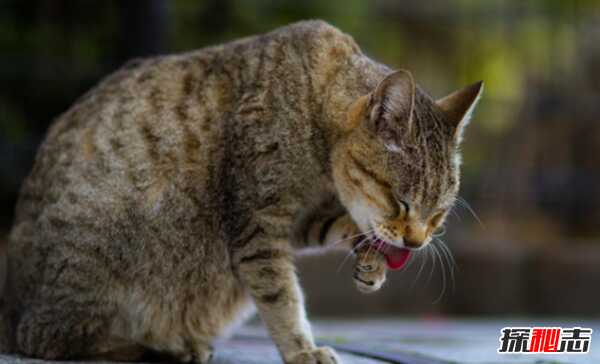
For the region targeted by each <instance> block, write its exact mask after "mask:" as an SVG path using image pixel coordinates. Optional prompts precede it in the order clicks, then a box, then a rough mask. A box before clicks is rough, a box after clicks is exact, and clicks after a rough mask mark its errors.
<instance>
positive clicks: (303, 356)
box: [286, 346, 342, 364]
mask: <svg viewBox="0 0 600 364" xmlns="http://www.w3.org/2000/svg"><path fill="white" fill-rule="evenodd" d="M286 364H342V361H341V360H340V358H339V357H338V355H337V354H336V352H335V350H333V349H332V348H330V347H327V346H323V347H320V348H316V349H313V350H310V351H302V352H300V353H298V354H296V355H294V356H293V357H292V358H291V359H290V360H288V361H286Z"/></svg>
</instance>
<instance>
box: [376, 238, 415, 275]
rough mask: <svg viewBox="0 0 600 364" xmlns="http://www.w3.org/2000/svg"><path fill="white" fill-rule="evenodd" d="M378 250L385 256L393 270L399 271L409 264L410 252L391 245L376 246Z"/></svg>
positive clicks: (381, 244)
mask: <svg viewBox="0 0 600 364" xmlns="http://www.w3.org/2000/svg"><path fill="white" fill-rule="evenodd" d="M376 247H377V250H379V251H380V252H382V253H383V254H384V255H385V259H386V261H387V265H388V268H390V269H392V270H398V269H400V268H402V267H404V265H405V264H406V262H408V259H409V258H410V255H411V253H410V250H408V249H403V248H398V247H395V246H393V245H390V244H385V243H380V244H376Z"/></svg>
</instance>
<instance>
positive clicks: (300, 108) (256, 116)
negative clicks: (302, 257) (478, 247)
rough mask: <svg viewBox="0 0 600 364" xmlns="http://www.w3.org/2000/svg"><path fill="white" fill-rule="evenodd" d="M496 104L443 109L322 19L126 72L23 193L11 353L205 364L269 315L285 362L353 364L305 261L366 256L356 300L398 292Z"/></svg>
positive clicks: (14, 249)
mask: <svg viewBox="0 0 600 364" xmlns="http://www.w3.org/2000/svg"><path fill="white" fill-rule="evenodd" d="M481 89H482V84H481V82H479V83H476V84H474V85H472V86H469V87H466V88H464V89H461V90H459V91H456V92H454V93H452V94H450V95H449V96H446V97H444V98H442V99H440V100H437V101H435V100H433V99H432V98H431V97H429V96H428V95H427V94H426V93H425V92H424V91H422V90H421V89H420V88H419V87H418V86H417V85H416V84H415V81H414V80H413V77H412V76H411V74H410V73H409V72H407V71H403V70H399V71H392V70H391V69H390V68H388V67H386V66H384V65H382V64H379V63H377V62H375V61H373V60H371V59H370V58H368V57H367V56H365V55H364V54H363V53H362V52H361V50H360V49H359V47H358V46H357V45H356V43H355V42H354V41H353V39H352V38H351V37H350V36H348V35H346V34H344V33H342V32H340V31H339V30H337V29H336V28H334V27H332V26H330V25H328V24H327V23H324V22H322V21H306V22H300V23H296V24H292V25H289V26H286V27H283V28H280V29H277V30H275V31H273V32H271V33H268V34H264V35H259V36H255V37H250V38H245V39H242V40H238V41H235V42H232V43H228V44H225V45H220V46H215V47H210V48H205V49H201V50H198V51H194V52H190V53H185V54H178V55H168V56H162V57H156V58H150V59H143V60H134V61H131V62H129V63H127V64H126V65H125V66H124V67H122V68H121V69H120V70H118V71H117V72H115V73H114V74H112V75H111V76H109V77H107V78H106V79H105V80H103V81H102V82H101V83H100V84H99V85H98V86H97V87H95V88H94V89H93V90H91V91H90V92H88V93H87V94H86V95H84V96H83V97H82V98H81V99H79V100H78V101H77V102H76V103H75V105H74V106H73V107H71V108H70V109H69V110H68V111H66V112H65V113H64V114H62V115H61V116H60V117H59V118H58V119H57V120H56V121H55V122H54V123H53V125H52V126H51V128H50V129H49V131H48V135H47V137H46V139H45V141H44V142H43V144H42V146H41V147H40V150H39V152H38V154H37V158H36V161H35V165H34V167H33V170H32V172H31V174H30V175H29V177H28V178H27V179H26V181H25V182H24V185H23V187H22V191H21V194H20V199H19V202H18V205H17V208H16V220H15V223H14V227H13V229H12V232H11V235H10V239H9V243H8V247H7V248H6V247H5V248H6V249H5V250H6V252H5V253H4V254H3V259H5V260H7V262H8V263H7V266H8V268H7V269H6V270H7V274H6V276H7V280H6V285H5V287H4V293H3V299H2V315H1V317H2V318H1V319H0V321H2V322H3V324H4V327H3V328H2V329H3V331H4V335H3V336H2V337H0V343H2V344H1V345H2V346H3V350H4V351H13V352H18V353H21V354H24V355H27V356H31V357H36V358H44V359H74V358H83V359H85V358H90V359H91V358H95V359H97V358H103V359H112V360H131V361H133V360H139V359H140V358H141V355H143V354H144V353H145V352H146V351H147V350H152V351H156V352H162V353H167V354H169V355H173V356H174V357H176V358H177V359H178V360H180V361H182V362H189V361H195V362H200V363H205V362H207V361H208V360H209V359H210V357H211V355H212V346H211V345H212V343H213V341H214V340H215V338H218V337H222V336H223V335H226V334H227V333H228V332H230V331H231V330H232V328H234V327H235V326H236V325H238V324H239V323H241V322H242V321H243V320H244V319H245V318H247V317H248V316H249V314H251V313H252V311H253V309H254V307H256V308H257V309H258V312H259V314H260V316H261V318H262V320H263V321H264V322H265V324H266V326H267V327H268V330H269V332H270V334H271V336H272V338H273V340H274V342H275V343H276V345H277V348H278V349H279V352H280V353H281V356H282V358H283V360H284V361H285V362H286V363H290V364H291V363H303V364H305V363H321V364H329V363H339V362H340V361H339V359H338V357H337V355H336V354H335V352H334V351H333V350H332V349H330V348H327V347H316V346H315V343H314V340H313V336H312V334H311V329H310V325H309V322H308V321H307V319H306V314H305V310H304V303H303V295H302V291H301V289H300V287H299V285H298V280H297V277H296V273H295V270H294V263H293V257H294V255H295V254H296V253H298V252H302V251H305V250H309V249H312V250H314V249H319V248H327V247H338V248H342V249H346V250H349V249H352V248H355V250H356V251H357V253H358V259H357V263H356V264H357V265H356V272H355V275H354V279H355V281H356V284H357V286H358V288H359V289H360V290H362V291H365V292H371V291H374V290H377V289H378V288H379V287H381V284H382V283H383V281H384V280H385V274H386V273H385V272H386V270H387V269H388V268H391V269H398V268H401V267H402V266H403V265H404V264H405V263H406V261H407V260H409V259H410V255H411V252H412V251H413V250H416V249H420V248H422V247H424V246H425V245H426V244H428V242H429V241H430V239H431V236H432V233H433V232H434V231H435V230H436V228H437V227H439V226H440V225H441V224H442V223H443V222H444V219H445V217H446V214H447V212H448V210H449V209H450V207H451V205H452V204H453V201H454V199H455V197H456V194H457V191H458V186H459V164H460V159H459V156H458V147H459V143H460V140H461V135H462V132H463V129H464V127H465V125H466V124H467V122H468V120H469V115H470V114H471V111H472V110H473V107H474V105H475V103H476V100H477V99H478V97H479V95H480V93H481ZM360 233H362V235H361V234H360ZM3 280H4V279H3ZM0 331H2V330H0Z"/></svg>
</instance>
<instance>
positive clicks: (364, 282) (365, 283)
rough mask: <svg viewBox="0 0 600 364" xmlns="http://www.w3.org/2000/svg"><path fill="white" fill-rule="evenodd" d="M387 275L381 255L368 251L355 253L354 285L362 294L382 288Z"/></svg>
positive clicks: (383, 258) (385, 264)
mask: <svg viewBox="0 0 600 364" xmlns="http://www.w3.org/2000/svg"><path fill="white" fill-rule="evenodd" d="M386 273H387V263H386V261H385V257H384V256H383V254H381V253H379V252H377V251H372V250H370V249H363V250H359V251H358V252H357V253H356V264H355V266H354V283H355V284H356V288H357V289H358V290H359V291H360V292H362V293H373V292H375V291H377V290H379V289H380V288H381V286H383V283H384V282H385V278H386Z"/></svg>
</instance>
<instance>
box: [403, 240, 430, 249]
mask: <svg viewBox="0 0 600 364" xmlns="http://www.w3.org/2000/svg"><path fill="white" fill-rule="evenodd" d="M424 242H425V240H420V241H419V240H410V239H406V238H404V246H405V247H407V248H414V249H417V248H420V247H421V246H422V245H423V243H424Z"/></svg>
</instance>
